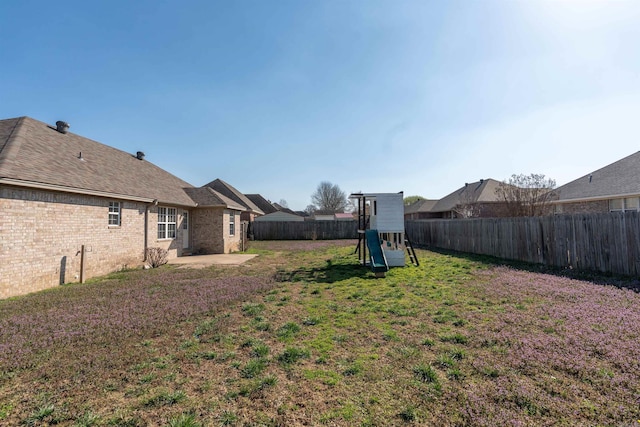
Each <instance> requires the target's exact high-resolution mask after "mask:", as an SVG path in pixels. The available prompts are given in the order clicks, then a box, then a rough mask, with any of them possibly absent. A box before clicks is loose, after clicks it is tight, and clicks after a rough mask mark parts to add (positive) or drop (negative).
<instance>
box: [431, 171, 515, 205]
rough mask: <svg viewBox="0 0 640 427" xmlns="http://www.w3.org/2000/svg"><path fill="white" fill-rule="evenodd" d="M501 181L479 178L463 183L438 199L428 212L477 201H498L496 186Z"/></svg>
mask: <svg viewBox="0 0 640 427" xmlns="http://www.w3.org/2000/svg"><path fill="white" fill-rule="evenodd" d="M501 184H502V183H501V182H500V181H496V180H495V179H481V180H480V181H477V182H472V183H468V184H465V185H464V186H463V187H460V188H458V189H457V190H456V191H454V192H453V193H451V194H448V195H447V196H445V197H443V198H442V199H440V200H438V201H437V203H435V204H434V205H433V206H432V207H431V210H430V212H447V211H452V210H454V209H455V208H456V206H460V205H467V204H472V203H479V202H498V201H500V200H499V198H498V196H497V195H496V188H498V186H499V185H501Z"/></svg>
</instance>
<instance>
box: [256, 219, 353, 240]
mask: <svg viewBox="0 0 640 427" xmlns="http://www.w3.org/2000/svg"><path fill="white" fill-rule="evenodd" d="M251 227H252V234H253V238H254V239H255V240H331V239H357V238H358V230H357V223H356V221H278V222H276V221H274V222H270V221H254V222H253V223H252V224H251Z"/></svg>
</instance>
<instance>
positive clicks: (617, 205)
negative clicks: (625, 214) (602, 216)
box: [609, 199, 624, 212]
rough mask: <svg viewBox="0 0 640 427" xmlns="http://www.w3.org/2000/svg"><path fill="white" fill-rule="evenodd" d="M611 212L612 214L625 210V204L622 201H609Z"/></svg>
mask: <svg viewBox="0 0 640 427" xmlns="http://www.w3.org/2000/svg"><path fill="white" fill-rule="evenodd" d="M609 210H610V211H611V212H615V211H621V210H624V204H623V201H622V199H611V200H609Z"/></svg>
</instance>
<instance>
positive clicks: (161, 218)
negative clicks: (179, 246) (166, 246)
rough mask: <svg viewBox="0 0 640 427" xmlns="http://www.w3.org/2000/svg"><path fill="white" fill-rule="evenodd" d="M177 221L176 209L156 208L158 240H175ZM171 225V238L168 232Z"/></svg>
mask: <svg viewBox="0 0 640 427" xmlns="http://www.w3.org/2000/svg"><path fill="white" fill-rule="evenodd" d="M172 218H173V220H172ZM177 219H178V210H177V209H176V208H168V207H164V206H160V207H158V240H175V238H176V235H177V229H178V224H177ZM171 225H173V236H172V235H171V232H170V228H171V227H170V226H171Z"/></svg>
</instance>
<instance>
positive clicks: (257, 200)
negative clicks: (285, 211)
mask: <svg viewBox="0 0 640 427" xmlns="http://www.w3.org/2000/svg"><path fill="white" fill-rule="evenodd" d="M245 196H246V197H247V198H248V199H249V200H251V201H252V202H253V204H254V205H256V206H257V207H258V208H259V209H260V210H261V211H262V212H264V213H265V214H270V213H272V212H277V211H278V209H276V207H275V206H273V205H272V204H271V202H269V201H268V200H267V199H265V198H264V197H262V195H260V194H245Z"/></svg>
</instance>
